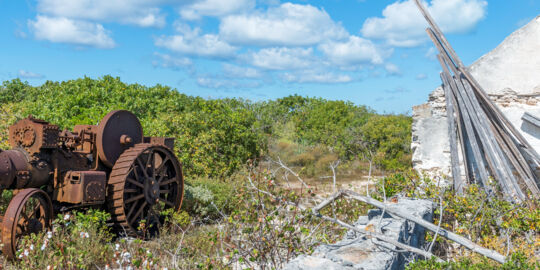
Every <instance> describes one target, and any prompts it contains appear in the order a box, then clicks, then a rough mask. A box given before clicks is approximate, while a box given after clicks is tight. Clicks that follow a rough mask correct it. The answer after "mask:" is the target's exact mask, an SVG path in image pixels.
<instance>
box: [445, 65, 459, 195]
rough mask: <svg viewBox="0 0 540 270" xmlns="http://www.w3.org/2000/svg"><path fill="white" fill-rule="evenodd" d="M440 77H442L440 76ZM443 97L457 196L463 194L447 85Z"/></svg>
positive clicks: (449, 91)
mask: <svg viewBox="0 0 540 270" xmlns="http://www.w3.org/2000/svg"><path fill="white" fill-rule="evenodd" d="M441 76H442V75H441ZM443 89H444V97H445V101H446V118H447V122H448V136H449V138H450V161H451V162H452V180H453V182H454V190H455V191H456V193H457V194H462V193H463V179H461V171H460V168H459V156H458V149H457V144H458V140H457V136H456V135H457V134H456V118H455V115H454V106H455V104H454V102H453V97H452V96H453V94H452V91H451V90H450V86H449V85H448V84H445V85H443Z"/></svg>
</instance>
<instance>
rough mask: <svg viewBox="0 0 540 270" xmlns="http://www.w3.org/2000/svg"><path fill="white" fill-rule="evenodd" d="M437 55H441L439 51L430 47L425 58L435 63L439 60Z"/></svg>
mask: <svg viewBox="0 0 540 270" xmlns="http://www.w3.org/2000/svg"><path fill="white" fill-rule="evenodd" d="M437 54H439V51H437V50H436V49H435V48H434V47H429V49H428V50H427V51H426V53H425V54H424V56H425V57H426V58H427V59H429V60H432V61H435V60H437Z"/></svg>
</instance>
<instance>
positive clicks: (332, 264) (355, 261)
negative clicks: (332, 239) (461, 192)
mask: <svg viewBox="0 0 540 270" xmlns="http://www.w3.org/2000/svg"><path fill="white" fill-rule="evenodd" d="M431 206H432V203H431V202H430V201H427V200H411V199H406V198H399V199H398V203H397V204H395V205H393V207H395V208H398V209H400V210H402V211H406V212H409V213H411V214H412V215H414V216H417V217H420V218H423V219H425V220H427V221H431V220H432V214H433V212H432V207H431ZM382 212H383V211H382V210H380V209H372V210H370V211H369V212H368V215H367V216H361V217H359V218H358V221H357V222H355V224H354V226H356V227H357V228H361V229H364V230H368V231H375V230H376V231H378V232H380V233H382V234H384V235H386V236H388V237H391V238H393V239H395V240H397V241H399V242H401V243H405V244H408V245H410V246H413V247H417V248H420V247H422V246H423V244H424V236H425V230H424V228H422V227H421V226H418V225H416V224H415V223H414V222H411V221H407V220H404V219H401V218H392V217H391V216H390V215H388V213H385V214H384V215H382ZM395 249H396V248H395V247H394V246H392V245H391V244H387V243H384V242H380V241H377V240H375V239H368V238H366V237H365V235H363V234H360V233H357V232H354V231H349V232H348V233H347V235H346V236H345V237H344V239H343V240H341V241H339V242H337V243H335V244H331V245H321V246H319V247H317V248H316V249H315V251H314V252H313V254H312V255H311V256H305V255H302V256H299V257H298V258H296V259H294V260H293V261H291V262H290V263H289V264H287V266H286V267H285V268H284V269H287V270H299V269H366V270H367V269H370V270H377V269H381V270H382V269H404V267H405V265H406V263H407V262H408V261H409V260H412V259H413V258H414V255H413V254H410V253H408V252H395V251H394V250H395ZM321 264H326V265H325V267H327V268H317V267H322V266H321ZM310 267H313V268H310Z"/></svg>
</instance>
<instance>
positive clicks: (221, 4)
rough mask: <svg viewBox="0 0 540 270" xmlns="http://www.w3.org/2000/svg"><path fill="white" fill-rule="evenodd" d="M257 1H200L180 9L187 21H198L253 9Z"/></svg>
mask: <svg viewBox="0 0 540 270" xmlns="http://www.w3.org/2000/svg"><path fill="white" fill-rule="evenodd" d="M254 7H255V0H227V1H223V0H200V1H196V2H195V3H193V4H191V5H188V6H186V7H183V8H182V9H180V15H181V16H182V18H184V19H186V20H198V19H200V18H201V17H202V16H214V17H221V16H225V15H230V14H235V13H238V12H241V11H246V10H250V9H253V8H254Z"/></svg>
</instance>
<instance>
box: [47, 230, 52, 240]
mask: <svg viewBox="0 0 540 270" xmlns="http://www.w3.org/2000/svg"><path fill="white" fill-rule="evenodd" d="M52 234H53V233H52V232H51V231H48V232H47V239H51V238H52Z"/></svg>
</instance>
